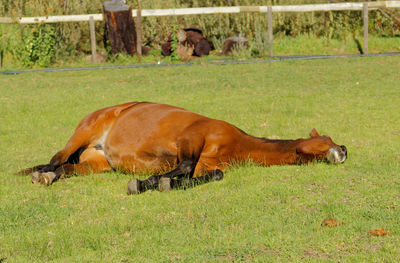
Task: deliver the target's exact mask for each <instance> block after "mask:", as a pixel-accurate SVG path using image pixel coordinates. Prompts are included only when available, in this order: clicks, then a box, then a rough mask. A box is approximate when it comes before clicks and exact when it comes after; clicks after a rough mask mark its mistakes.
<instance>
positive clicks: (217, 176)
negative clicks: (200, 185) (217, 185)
mask: <svg viewBox="0 0 400 263" xmlns="http://www.w3.org/2000/svg"><path fill="white" fill-rule="evenodd" d="M222 178H224V173H223V172H222V171H221V170H216V171H215V172H214V174H213V180H215V181H220V180H222Z"/></svg>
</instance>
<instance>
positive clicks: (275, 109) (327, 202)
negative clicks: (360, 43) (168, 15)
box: [0, 57, 400, 262]
mask: <svg viewBox="0 0 400 263" xmlns="http://www.w3.org/2000/svg"><path fill="white" fill-rule="evenodd" d="M399 69H400V58H399V57H379V58H378V57H376V58H353V59H329V60H314V61H291V62H277V63H269V64H250V65H226V66H203V65H198V66H192V67H179V68H175V67H165V68H142V69H120V70H97V71H81V72H57V73H40V74H21V75H16V76H4V75H0V138H1V139H0V244H1V245H0V259H4V258H5V262H46V261H53V262H141V261H145V262H146V261H147V262H157V261H158V262H159V261H185V262H221V261H225V262H231V261H259V262H265V261H273V262H299V261H310V262H338V261H341V262H397V261H399V254H400V248H399V246H398V244H399V243H400V237H399V233H400V221H399V218H400V202H399V200H400V199H399V198H400V196H399V189H400V179H399V174H400V165H399V163H400V157H399V154H398V151H399V149H400V135H399V134H400V119H399V117H398V114H399V112H400V96H399V94H400V85H399V81H398V76H400V74H399V73H400V70H399ZM135 100H138V101H154V102H162V103H168V104H173V105H177V106H181V107H184V108H187V109H190V110H192V111H195V112H198V113H201V114H204V115H207V116H210V117H213V118H218V119H223V120H226V121H228V122H231V123H233V124H235V125H236V126H238V127H240V128H242V129H243V130H245V131H247V132H248V133H250V134H253V135H256V136H265V137H273V138H298V137H305V136H307V135H308V132H309V131H310V130H311V129H312V128H314V127H315V128H317V129H318V130H319V131H320V133H322V134H327V135H330V136H331V137H332V139H333V140H334V141H335V142H337V143H338V144H344V145H346V146H347V147H348V149H349V159H348V160H347V161H346V162H345V163H344V164H342V165H337V166H333V165H327V164H324V163H317V164H311V165H306V166H274V167H268V168H262V167H256V166H254V165H252V164H245V165H242V166H235V167H232V168H231V169H229V170H228V171H227V172H226V173H225V177H224V180H222V181H220V182H215V183H209V184H205V185H201V186H198V187H196V188H193V189H188V190H174V191H171V192H167V193H160V192H158V191H150V192H146V193H144V194H141V195H138V196H126V194H125V191H126V184H127V182H128V180H130V179H131V178H133V177H134V176H133V175H124V174H120V173H107V174H95V175H90V176H77V177H73V178H69V179H66V180H63V181H60V182H57V183H55V184H54V185H52V186H49V187H42V186H36V185H32V184H31V183H30V178H29V177H16V176H13V173H14V172H16V171H17V170H19V169H21V168H25V167H29V166H32V165H35V164H41V163H46V162H48V161H49V159H50V158H51V156H52V155H53V154H54V153H55V152H56V151H58V150H59V149H61V148H62V147H63V146H64V144H65V143H66V141H67V139H68V138H69V136H71V135H72V133H73V131H74V129H75V127H76V125H77V124H78V122H79V121H80V120H81V119H82V117H83V116H85V115H86V114H88V113H90V112H92V111H94V110H96V109H99V108H101V107H105V106H109V105H114V104H117V103H123V102H127V101H135ZM139 176H140V177H143V176H144V175H139ZM327 217H332V218H335V219H337V220H338V221H341V222H347V223H348V224H347V225H343V226H339V227H337V228H324V227H321V222H322V220H323V219H325V218H327ZM378 227H383V228H385V229H387V230H389V231H390V232H391V234H390V235H389V236H385V237H371V236H369V234H368V232H369V231H370V230H371V229H374V228H378Z"/></svg>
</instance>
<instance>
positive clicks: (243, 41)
mask: <svg viewBox="0 0 400 263" xmlns="http://www.w3.org/2000/svg"><path fill="white" fill-rule="evenodd" d="M241 46H242V47H246V48H247V47H248V46H249V41H248V40H247V38H245V37H237V36H235V37H229V38H227V39H226V40H225V43H224V47H223V48H222V55H224V56H227V55H229V54H231V53H232V50H233V49H235V48H238V47H241Z"/></svg>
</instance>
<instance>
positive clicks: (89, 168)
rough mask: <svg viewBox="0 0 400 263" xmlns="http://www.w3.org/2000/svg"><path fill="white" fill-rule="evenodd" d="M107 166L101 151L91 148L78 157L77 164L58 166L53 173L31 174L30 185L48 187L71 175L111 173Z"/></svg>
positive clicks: (39, 172) (40, 172) (109, 167)
mask: <svg viewBox="0 0 400 263" xmlns="http://www.w3.org/2000/svg"><path fill="white" fill-rule="evenodd" d="M111 170H112V168H111V166H110V165H109V163H108V161H107V159H106V158H105V156H104V154H103V153H102V151H99V150H97V149H95V148H93V147H91V148H88V149H85V150H84V151H83V152H82V154H81V155H80V156H79V163H77V164H74V163H66V164H63V165H61V166H59V167H58V168H57V169H55V170H54V171H47V172H43V171H38V172H34V173H33V174H32V183H34V184H43V185H50V184H52V183H53V182H55V181H57V180H59V179H60V178H68V177H71V176H72V175H75V174H78V175H88V174H91V173H100V172H105V171H111Z"/></svg>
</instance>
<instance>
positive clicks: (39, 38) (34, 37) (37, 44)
mask: <svg viewBox="0 0 400 263" xmlns="http://www.w3.org/2000/svg"><path fill="white" fill-rule="evenodd" d="M27 31H28V32H27V35H26V36H25V37H24V40H23V41H24V48H23V49H22V51H21V61H22V63H23V65H25V66H32V65H35V64H38V65H39V66H42V67H45V66H48V65H50V64H51V63H52V61H53V59H54V55H55V43H56V42H55V34H54V27H52V26H50V25H41V26H39V27H38V28H36V27H32V28H31V30H27Z"/></svg>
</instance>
